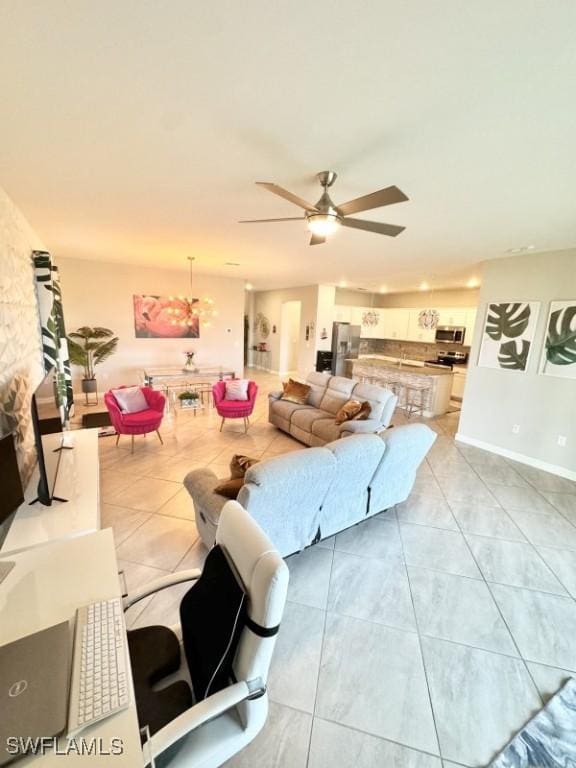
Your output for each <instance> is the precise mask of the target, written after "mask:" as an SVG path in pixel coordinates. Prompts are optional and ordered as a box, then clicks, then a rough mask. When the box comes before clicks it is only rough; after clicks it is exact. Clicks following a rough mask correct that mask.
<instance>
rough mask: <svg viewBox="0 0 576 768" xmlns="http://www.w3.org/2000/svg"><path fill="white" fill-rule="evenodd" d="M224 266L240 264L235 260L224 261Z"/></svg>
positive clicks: (237, 265)
mask: <svg viewBox="0 0 576 768" xmlns="http://www.w3.org/2000/svg"><path fill="white" fill-rule="evenodd" d="M224 266H225V267H239V266H240V264H239V263H238V262H237V261H225V262H224Z"/></svg>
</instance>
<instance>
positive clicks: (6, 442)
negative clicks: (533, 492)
mask: <svg viewBox="0 0 576 768" xmlns="http://www.w3.org/2000/svg"><path fill="white" fill-rule="evenodd" d="M0 489H1V491H0V543H1V542H2V541H3V540H4V538H5V537H6V534H7V533H8V528H9V527H10V522H11V518H12V516H13V514H14V512H16V510H17V509H18V507H19V506H20V505H21V504H22V503H23V501H24V492H23V489H22V480H21V478H20V470H19V469H18V460H17V458H16V446H15V441H14V435H13V434H12V433H9V434H7V435H3V436H0Z"/></svg>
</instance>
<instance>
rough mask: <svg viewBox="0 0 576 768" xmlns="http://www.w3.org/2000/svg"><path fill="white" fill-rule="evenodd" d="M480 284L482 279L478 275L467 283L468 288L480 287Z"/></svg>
mask: <svg viewBox="0 0 576 768" xmlns="http://www.w3.org/2000/svg"><path fill="white" fill-rule="evenodd" d="M479 285H480V280H478V278H477V277H471V278H470V280H468V282H467V283H466V287H467V288H478V286H479Z"/></svg>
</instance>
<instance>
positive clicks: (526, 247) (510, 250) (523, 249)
mask: <svg viewBox="0 0 576 768" xmlns="http://www.w3.org/2000/svg"><path fill="white" fill-rule="evenodd" d="M534 248H536V246H535V245H521V246H519V247H518V248H508V250H507V251H506V253H526V251H533V250H534Z"/></svg>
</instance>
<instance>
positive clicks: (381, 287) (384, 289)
mask: <svg viewBox="0 0 576 768" xmlns="http://www.w3.org/2000/svg"><path fill="white" fill-rule="evenodd" d="M379 290H380V293H386V292H387V290H388V288H386V286H385V285H381V286H380V288H379Z"/></svg>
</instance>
